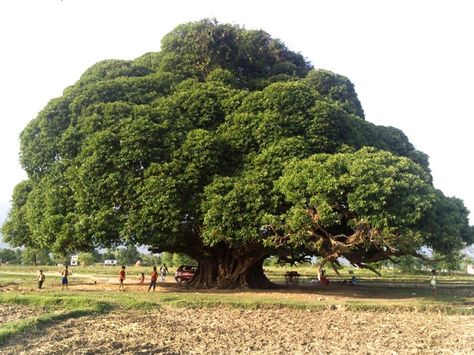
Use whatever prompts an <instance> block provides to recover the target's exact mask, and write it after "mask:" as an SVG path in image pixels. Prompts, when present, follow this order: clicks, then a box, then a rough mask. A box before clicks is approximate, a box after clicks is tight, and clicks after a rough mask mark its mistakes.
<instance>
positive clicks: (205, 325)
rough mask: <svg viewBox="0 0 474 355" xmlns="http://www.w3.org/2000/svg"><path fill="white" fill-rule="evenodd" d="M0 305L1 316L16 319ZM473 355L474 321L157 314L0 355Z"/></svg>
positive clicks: (51, 333)
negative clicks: (4, 315) (6, 315)
mask: <svg viewBox="0 0 474 355" xmlns="http://www.w3.org/2000/svg"><path fill="white" fill-rule="evenodd" d="M9 307H11V306H8V305H0V314H1V315H3V314H5V313H9V312H12V311H13V312H15V311H18V313H23V312H24V309H17V310H13V309H11V308H9ZM71 353H72V354H473V353H474V316H461V315H453V316H450V315H444V314H435V313H417V312H397V313H373V312H359V311H358V312H353V311H348V310H344V309H338V308H335V309H328V310H325V311H306V310H295V309H257V310H242V309H234V308H228V307H221V308H216V309H209V308H203V309H185V308H171V307H161V308H157V309H156V310H152V311H148V312H140V311H127V312H121V313H110V314H107V315H98V316H88V317H83V318H78V319H68V320H65V321H62V322H58V323H55V324H53V325H50V326H48V327H43V328H40V329H34V330H32V331H30V332H28V334H27V335H26V336H25V335H24V334H23V335H18V336H17V337H14V338H11V339H10V340H8V341H7V342H6V343H5V344H0V354H71Z"/></svg>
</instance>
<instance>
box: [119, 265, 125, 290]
mask: <svg viewBox="0 0 474 355" xmlns="http://www.w3.org/2000/svg"><path fill="white" fill-rule="evenodd" d="M124 281H125V265H122V270H120V273H119V282H120V285H119V292H120V291H122V292H123V291H125V287H124V285H123V282H124Z"/></svg>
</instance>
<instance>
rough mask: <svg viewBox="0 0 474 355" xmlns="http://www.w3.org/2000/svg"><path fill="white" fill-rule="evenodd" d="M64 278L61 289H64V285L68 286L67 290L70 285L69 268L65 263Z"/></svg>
mask: <svg viewBox="0 0 474 355" xmlns="http://www.w3.org/2000/svg"><path fill="white" fill-rule="evenodd" d="M61 275H62V279H61V290H64V287H66V290H67V289H68V285H69V279H68V277H69V269H68V268H67V265H64V270H63V271H61Z"/></svg>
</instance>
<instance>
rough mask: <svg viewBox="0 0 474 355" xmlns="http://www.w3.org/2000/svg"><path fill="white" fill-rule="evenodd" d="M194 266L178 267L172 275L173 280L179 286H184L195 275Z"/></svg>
mask: <svg viewBox="0 0 474 355" xmlns="http://www.w3.org/2000/svg"><path fill="white" fill-rule="evenodd" d="M196 269H197V267H196V266H192V265H181V266H180V267H178V269H177V270H176V272H175V274H174V279H175V280H176V282H177V283H178V284H179V285H184V284H185V283H187V282H189V281H191V280H192V279H193V277H194V274H195V273H196Z"/></svg>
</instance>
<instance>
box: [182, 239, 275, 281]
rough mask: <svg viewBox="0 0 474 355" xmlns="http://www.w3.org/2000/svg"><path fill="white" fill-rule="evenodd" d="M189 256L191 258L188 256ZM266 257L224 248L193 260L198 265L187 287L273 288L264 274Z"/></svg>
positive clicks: (195, 256) (246, 251)
mask: <svg viewBox="0 0 474 355" xmlns="http://www.w3.org/2000/svg"><path fill="white" fill-rule="evenodd" d="M190 256H191V255H190ZM266 256H267V255H266V253H264V252H263V251H262V250H260V249H258V250H257V249H256V250H245V251H242V250H235V249H229V248H225V247H221V248H219V249H215V250H213V252H212V253H209V252H208V253H206V255H203V254H202V255H199V256H197V255H196V253H194V255H193V256H192V257H193V258H194V259H196V260H197V262H198V268H197V271H196V274H195V275H194V278H193V279H192V280H191V281H190V282H189V283H188V285H187V286H188V287H196V288H212V287H217V288H223V289H233V288H262V289H267V288H273V287H275V284H273V283H272V282H271V281H270V280H268V278H267V277H266V276H265V273H264V272H263V261H264V260H265V258H266Z"/></svg>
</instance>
